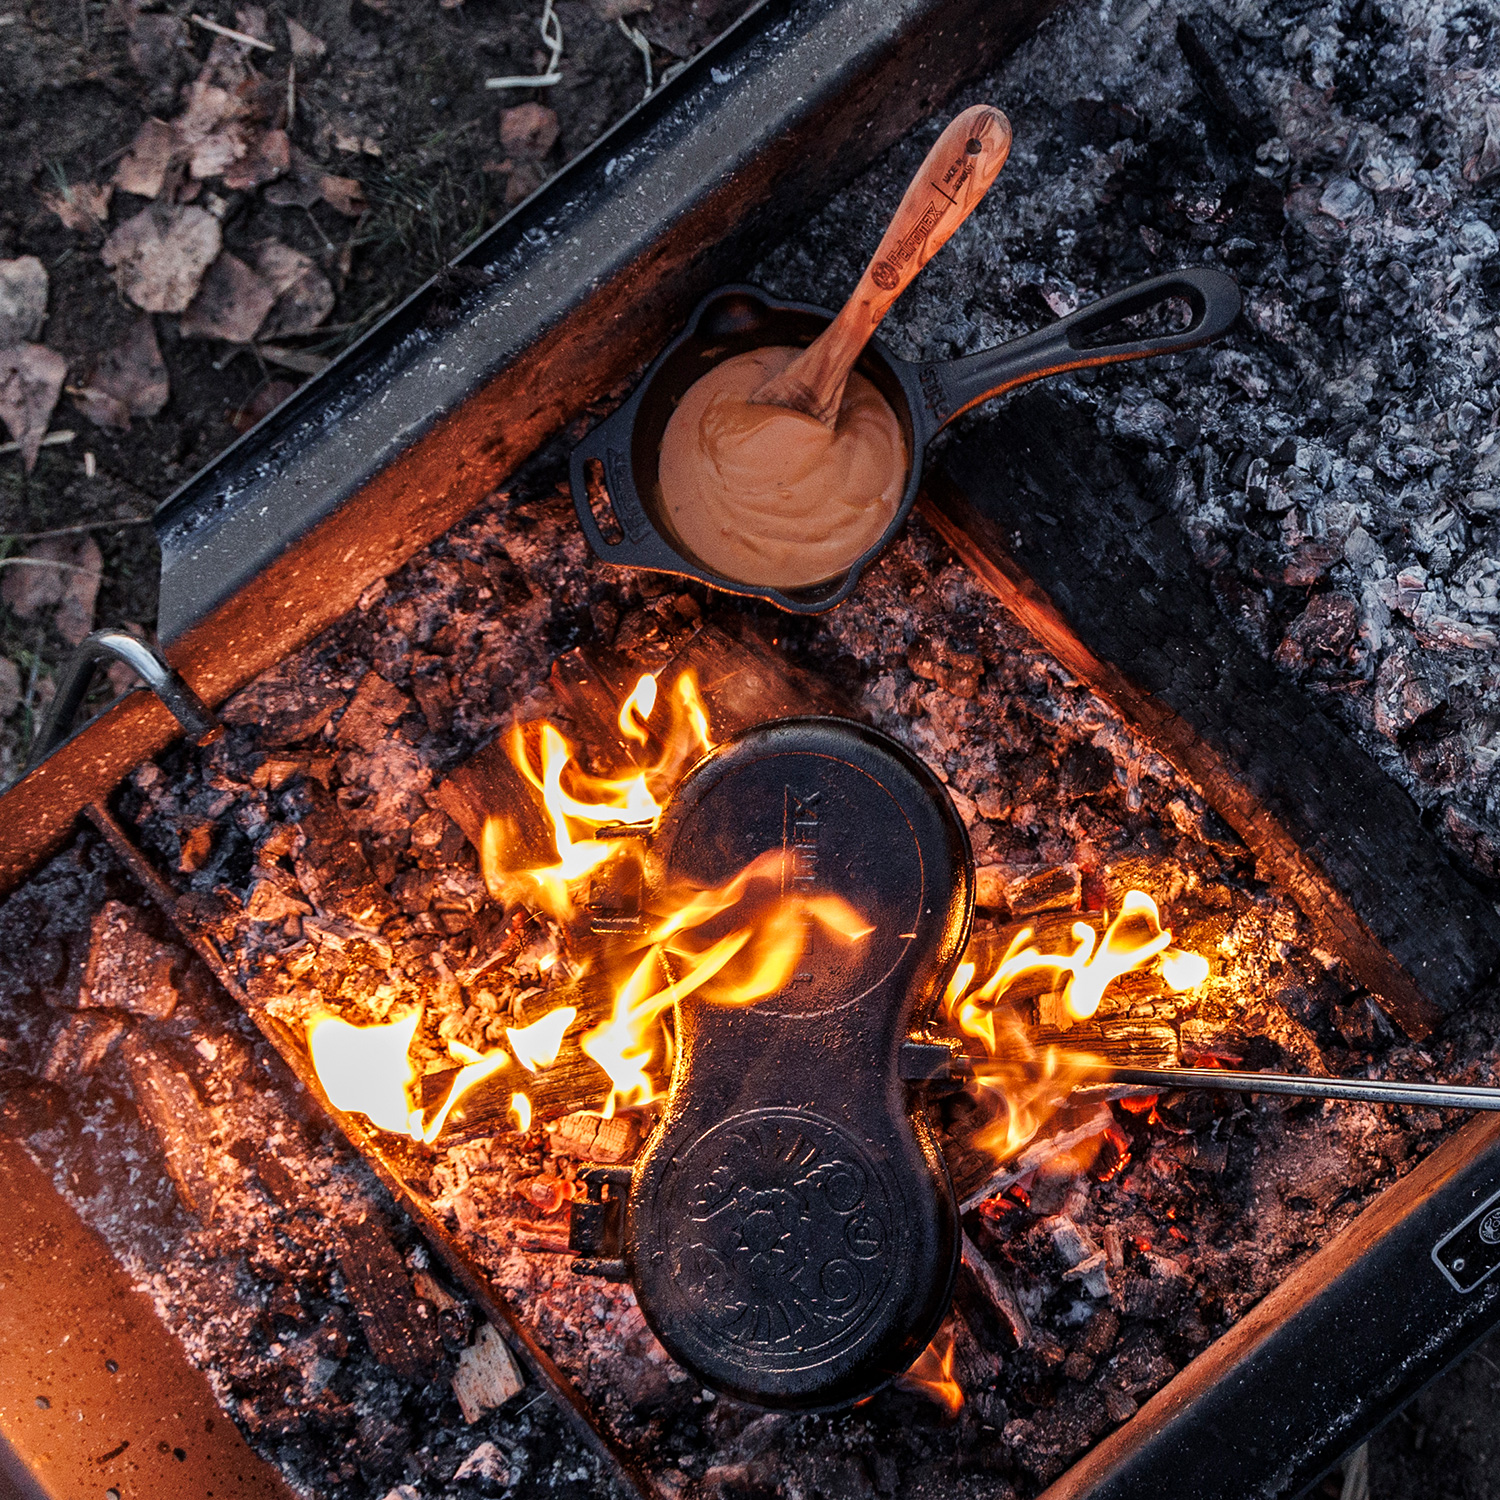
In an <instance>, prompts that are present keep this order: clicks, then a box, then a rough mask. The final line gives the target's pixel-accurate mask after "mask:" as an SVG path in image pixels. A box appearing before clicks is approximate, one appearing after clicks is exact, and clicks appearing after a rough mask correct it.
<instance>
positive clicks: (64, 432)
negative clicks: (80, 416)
mask: <svg viewBox="0 0 1500 1500" xmlns="http://www.w3.org/2000/svg"><path fill="white" fill-rule="evenodd" d="M77 436H78V434H77V433H76V432H74V431H73V430H72V429H71V428H68V427H59V428H58V430H57V431H56V432H49V433H48V434H47V436H46V437H44V438H43V439H42V447H44V448H60V447H61V446H62V445H63V444H64V443H71V442H72V441H73V439H74V438H76V437H77ZM20 451H21V445H20V444H19V443H0V453H19V452H20Z"/></svg>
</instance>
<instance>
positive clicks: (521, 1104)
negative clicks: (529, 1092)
mask: <svg viewBox="0 0 1500 1500" xmlns="http://www.w3.org/2000/svg"><path fill="white" fill-rule="evenodd" d="M510 1109H511V1113H512V1114H513V1115H515V1117H516V1129H517V1130H519V1131H520V1132H521V1134H522V1135H525V1134H526V1132H527V1131H528V1130H530V1129H531V1100H530V1099H528V1098H527V1097H526V1095H525V1094H512V1095H511V1096H510Z"/></svg>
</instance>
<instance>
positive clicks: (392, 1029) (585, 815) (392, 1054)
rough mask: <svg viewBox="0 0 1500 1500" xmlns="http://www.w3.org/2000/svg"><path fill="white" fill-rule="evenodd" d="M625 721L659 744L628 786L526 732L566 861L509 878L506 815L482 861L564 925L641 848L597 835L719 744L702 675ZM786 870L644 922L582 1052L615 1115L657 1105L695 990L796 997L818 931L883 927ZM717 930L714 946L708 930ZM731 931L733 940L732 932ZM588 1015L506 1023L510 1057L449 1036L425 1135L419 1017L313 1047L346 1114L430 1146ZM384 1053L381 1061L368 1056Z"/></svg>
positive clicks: (316, 1037)
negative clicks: (671, 1029) (795, 985)
mask: <svg viewBox="0 0 1500 1500" xmlns="http://www.w3.org/2000/svg"><path fill="white" fill-rule="evenodd" d="M664 702H665V703H667V704H669V706H670V710H671V711H670V714H669V716H668V722H667V723H666V724H665V725H661V726H658V725H657V724H656V719H657V717H658V716H659V712H660V709H661V707H662V704H663V703H664ZM616 724H617V727H618V729H619V731H620V736H621V739H622V742H626V743H628V744H632V745H635V746H638V747H640V749H641V750H642V751H648V750H650V748H651V746H652V744H653V743H656V744H658V745H659V746H660V751H659V753H658V754H657V755H656V758H655V759H654V760H653V761H652V762H651V764H650V765H648V766H646V767H645V768H644V769H637V770H633V771H631V772H630V773H629V774H627V775H622V776H617V777H608V776H594V775H591V774H589V773H588V772H587V771H585V770H584V769H583V767H582V766H581V765H580V764H579V762H578V760H577V758H576V755H575V752H574V749H573V747H572V746H571V745H570V744H569V743H568V741H567V740H566V739H565V738H564V736H563V735H562V734H561V733H560V732H559V731H558V730H557V729H556V728H555V727H554V726H553V725H551V724H548V723H545V722H543V723H541V724H534V725H524V726H519V725H518V726H517V727H516V729H515V730H514V731H513V732H512V735H511V738H510V743H509V750H510V755H511V759H512V761H513V762H514V763H515V765H516V767H517V769H518V770H519V771H520V773H521V774H522V775H523V776H524V777H525V778H526V780H527V781H528V782H529V783H530V784H531V786H533V787H534V788H535V789H536V791H537V792H538V793H539V794H540V798H541V802H542V805H543V807H544V809H545V811H546V813H547V816H548V819H549V821H550V824H551V829H552V839H553V846H554V848H555V850H556V853H557V862H556V863H555V864H552V865H548V866H546V867H544V868H540V869H537V868H533V869H520V870H518V869H515V868H512V866H511V864H510V862H509V861H508V859H507V855H508V852H509V850H510V849H511V848H512V847H514V842H515V841H514V838H513V836H512V832H511V830H510V829H509V828H508V827H507V825H506V824H505V823H504V822H503V821H502V820H501V819H498V818H491V819H489V820H488V821H487V822H486V824H485V827H484V832H483V838H482V840H481V849H480V858H481V866H482V869H483V872H484V878H485V883H486V886H487V887H488V889H489V891H490V892H491V894H492V895H493V896H495V898H496V899H497V900H511V901H515V900H521V901H524V902H525V903H526V904H527V905H529V906H532V907H541V908H543V909H545V910H547V911H548V912H550V913H551V914H552V915H554V916H555V917H557V918H558V919H559V920H565V919H566V918H568V917H570V916H572V915H575V911H576V909H575V907H574V889H575V887H576V884H577V882H579V881H580V880H582V879H583V878H584V877H586V876H588V875H590V874H592V873H593V872H594V871H595V870H597V869H598V868H599V867H600V866H602V865H603V864H604V863H605V862H606V861H607V860H609V859H611V858H612V857H615V856H616V855H617V854H620V853H623V852H626V851H628V849H630V848H632V847H634V846H633V844H632V843H630V842H628V841H620V840H612V839H601V838H597V837H595V835H596V834H597V832H598V830H600V829H601V828H606V827H610V826H618V825H620V824H636V825H640V824H650V823H652V822H653V821H654V820H655V819H656V818H657V816H658V815H659V814H660V812H661V808H662V804H663V803H664V802H665V801H666V799H667V797H668V796H669V795H670V794H671V792H672V789H673V788H674V787H675V786H676V784H677V782H678V781H679V780H680V779H681V777H682V775H683V773H684V771H685V770H686V769H687V767H688V766H689V765H690V764H691V763H692V762H693V761H695V760H696V759H697V758H698V757H699V756H701V755H702V754H703V753H704V752H706V751H708V750H710V749H712V748H713V738H712V734H711V730H710V725H709V718H708V710H707V708H706V707H705V706H704V703H703V698H702V695H701V694H700V693H699V691H698V684H697V681H696V679H695V678H694V676H693V674H692V673H691V672H684V673H683V674H682V675H681V676H680V677H678V678H677V680H676V681H675V682H674V684H673V685H672V688H671V690H670V692H668V693H665V694H663V693H662V692H661V691H660V689H659V685H658V682H657V679H656V678H655V677H652V676H649V675H648V676H644V677H642V678H641V679H640V680H639V681H638V682H637V683H636V685H635V687H634V688H633V689H632V690H631V692H630V694H629V695H628V696H627V698H626V699H625V701H624V702H623V703H622V704H621V705H620V710H619V714H618V716H617V719H616ZM783 859H784V855H783V852H782V851H781V850H780V849H775V850H768V851H766V853H764V854H762V855H761V856H759V858H757V859H755V860H753V861H752V862H751V863H750V864H749V865H748V866H747V867H746V868H745V869H744V870H742V871H741V872H740V873H739V874H738V875H737V876H735V877H734V879H732V880H730V881H728V882H726V883H725V884H724V885H722V886H719V887H717V888H714V889H709V890H699V889H689V890H682V891H678V892H673V893H671V895H670V897H669V898H667V899H666V900H665V901H664V902H663V903H662V906H663V909H661V910H658V911H653V912H651V913H648V914H647V923H648V926H647V930H646V933H645V935H644V936H643V937H642V938H639V939H638V940H636V944H635V947H634V949H633V951H632V952H631V953H630V954H628V955H627V957H626V959H625V962H624V967H623V969H622V972H621V973H620V975H619V976H618V982H617V983H616V984H615V986H614V1004H613V1009H612V1011H611V1013H610V1015H609V1017H608V1018H607V1019H606V1020H604V1021H603V1022H602V1023H600V1024H598V1025H596V1026H594V1027H592V1028H591V1029H589V1030H587V1031H585V1032H584V1033H583V1035H582V1036H581V1037H580V1038H579V1045H580V1047H581V1048H582V1051H583V1052H584V1054H585V1055H586V1056H588V1057H589V1058H591V1059H592V1060H593V1061H594V1062H595V1063H596V1064H598V1066H599V1067H600V1068H601V1069H603V1071H604V1073H605V1074H606V1075H607V1077H608V1079H609V1093H608V1096H607V1098H606V1100H605V1103H604V1106H603V1109H604V1113H605V1114H606V1115H610V1114H613V1113H614V1112H615V1110H616V1109H617V1108H620V1107H623V1106H628V1105H633V1104H643V1103H646V1102H648V1101H649V1100H651V1099H653V1098H654V1097H655V1096H656V1093H657V1091H658V1085H657V1081H656V1077H653V1073H652V1072H650V1071H648V1066H649V1065H651V1064H652V1063H653V1062H654V1061H655V1062H656V1063H657V1067H656V1069H655V1072H656V1074H657V1075H658V1076H659V1075H660V1074H662V1073H664V1072H665V1071H667V1065H668V1064H669V1063H670V1061H671V1046H672V1039H671V1037H670V1035H669V1033H668V1032H667V1030H666V1029H665V1027H664V1026H663V1024H662V1023H663V1020H664V1017H665V1014H666V1012H667V1011H669V1010H670V1009H671V1008H672V1007H673V1006H674V1005H675V1004H676V1003H677V1002H678V1001H679V1000H682V999H685V998H686V997H687V996H689V995H694V994H697V995H700V996H701V997H702V998H703V999H705V1000H707V1001H710V1002H712V1003H714V1004H719V1005H748V1004H751V1003H753V1002H754V1001H756V1000H761V999H764V998H765V997H767V996H769V995H773V994H775V993H776V992H777V991H778V990H780V989H781V988H783V986H785V984H786V983H787V981H788V980H789V979H790V978H791V977H792V975H793V973H794V972H795V970H796V965H797V963H798V960H799V959H800V958H801V956H802V954H803V952H804V951H805V950H806V946H807V941H808V933H809V930H810V929H811V928H813V927H814V926H816V927H820V928H822V929H823V930H824V931H825V932H826V933H827V934H828V935H829V936H831V937H832V938H834V939H835V940H837V941H839V942H844V943H854V942H858V941H860V940H861V939H862V938H864V937H866V936H867V935H868V934H869V933H870V932H871V931H872V929H871V927H870V926H869V924H868V923H866V922H865V921H864V920H863V919H862V918H861V917H860V915H859V913H857V912H856V911H855V910H854V909H853V908H852V907H850V906H849V905H848V904H847V903H846V902H844V901H842V900H840V899H839V898H838V897H835V896H816V895H795V896H783V895H782V894H781V888H782V884H783V881H782V876H783V873H784V872H783V870H782V862H783ZM710 924H713V925H714V933H713V935H712V936H709V935H707V933H706V929H707V928H709V926H710ZM726 925H727V926H729V928H730V930H728V931H727V932H722V935H721V933H720V929H721V928H722V927H724V926H726ZM577 1018H578V1011H577V1010H576V1009H575V1008H574V1007H573V1006H559V1007H557V1008H556V1009H554V1010H552V1011H550V1012H548V1013H547V1014H546V1015H545V1016H543V1017H542V1018H541V1019H540V1020H538V1021H536V1022H534V1023H533V1024H531V1025H530V1026H526V1027H520V1028H517V1027H511V1028H508V1029H507V1031H506V1033H505V1036H506V1041H507V1042H508V1043H509V1046H508V1047H499V1048H496V1049H495V1050H493V1051H490V1052H486V1053H483V1054H481V1053H479V1052H476V1051H474V1050H473V1049H472V1048H469V1047H466V1046H464V1045H463V1044H462V1043H460V1042H458V1041H450V1042H449V1044H448V1048H449V1052H450V1053H451V1055H452V1056H453V1057H454V1058H455V1060H457V1061H458V1062H460V1063H462V1064H463V1066H462V1067H461V1068H459V1069H458V1071H457V1076H456V1077H455V1079H454V1082H453V1086H452V1088H451V1089H450V1091H449V1093H448V1096H447V1098H446V1099H445V1100H444V1101H443V1104H442V1106H441V1107H440V1108H439V1110H438V1111H437V1113H436V1114H435V1115H433V1117H432V1118H431V1119H430V1120H428V1121H427V1122H426V1123H425V1125H424V1123H423V1112H422V1109H421V1108H420V1106H419V1104H418V1103H416V1102H414V1100H413V1097H412V1094H413V1085H414V1084H415V1083H416V1077H415V1073H414V1070H413V1069H412V1066H411V1063H410V1061H409V1059H408V1056H407V1053H408V1050H409V1048H410V1046H411V1042H412V1038H413V1037H414V1035H415V1032H416V1028H417V1024H418V1021H419V1019H420V1015H419V1013H413V1014H412V1015H411V1016H408V1017H406V1018H404V1019H403V1020H401V1021H400V1022H396V1023H393V1024H392V1025H389V1026H369V1027H363V1028H361V1027H354V1026H350V1025H349V1024H348V1023H346V1022H344V1021H338V1020H334V1019H331V1018H327V1019H323V1020H320V1021H317V1022H314V1023H313V1024H312V1025H311V1026H310V1027H309V1029H308V1044H309V1047H310V1048H311V1049H312V1052H313V1058H314V1063H315V1066H316V1067H317V1069H318V1074H319V1077H320V1078H322V1079H323V1081H324V1085H325V1087H326V1088H327V1089H328V1092H329V1097H330V1099H332V1101H333V1103H334V1104H335V1105H337V1106H338V1107H339V1108H341V1109H346V1110H353V1111H358V1112H360V1113H363V1114H365V1115H367V1116H368V1117H369V1118H370V1119H371V1121H372V1122H373V1123H375V1124H376V1125H378V1126H379V1127H380V1128H381V1129H383V1130H390V1131H400V1132H403V1133H406V1134H409V1135H410V1136H411V1137H412V1138H413V1139H414V1140H421V1141H427V1142H431V1141H434V1140H436V1139H437V1137H438V1135H439V1134H440V1133H441V1131H442V1129H443V1127H444V1125H445V1124H446V1123H447V1120H448V1118H449V1116H450V1114H451V1113H452V1111H453V1110H454V1108H455V1107H456V1106H457V1105H458V1104H459V1102H460V1101H461V1100H462V1099H463V1097H464V1096H465V1095H466V1094H467V1093H468V1092H469V1091H470V1090H471V1089H472V1088H474V1086H475V1085H476V1084H479V1083H481V1082H483V1081H484V1080H485V1079H486V1078H490V1077H493V1076H494V1075H495V1074H497V1073H499V1072H500V1071H501V1070H502V1069H504V1068H506V1067H508V1066H509V1065H510V1063H511V1060H512V1058H514V1060H515V1061H516V1062H517V1063H518V1064H519V1065H520V1066H521V1067H522V1068H524V1069H526V1070H527V1071H528V1072H530V1073H541V1072H543V1071H544V1070H545V1069H546V1068H548V1067H550V1066H551V1065H552V1064H553V1063H554V1062H556V1060H557V1057H558V1055H559V1052H560V1051H561V1048H562V1043H563V1038H564V1036H565V1035H566V1034H567V1032H568V1030H569V1028H570V1027H572V1026H573V1025H574V1023H575V1021H577ZM376 1058H378V1059H379V1065H378V1066H376V1065H375V1064H374V1063H373V1062H369V1061H367V1059H376ZM335 1089H336V1090H337V1094H335ZM511 1110H512V1113H513V1114H514V1116H515V1118H516V1120H517V1121H518V1124H519V1128H520V1129H522V1130H525V1129H527V1128H529V1126H530V1123H531V1119H532V1115H533V1110H532V1104H531V1100H530V1099H529V1098H528V1096H527V1095H526V1094H524V1093H516V1094H513V1095H512V1098H511Z"/></svg>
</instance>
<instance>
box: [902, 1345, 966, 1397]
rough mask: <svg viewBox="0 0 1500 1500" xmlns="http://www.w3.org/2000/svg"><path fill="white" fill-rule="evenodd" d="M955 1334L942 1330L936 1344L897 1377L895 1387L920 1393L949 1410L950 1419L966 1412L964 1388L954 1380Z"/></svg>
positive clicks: (927, 1348)
mask: <svg viewBox="0 0 1500 1500" xmlns="http://www.w3.org/2000/svg"><path fill="white" fill-rule="evenodd" d="M953 1363H954V1361H953V1331H952V1329H950V1328H943V1329H940V1330H939V1331H938V1335H937V1337H936V1338H935V1339H933V1341H932V1342H931V1343H930V1344H929V1345H928V1346H927V1347H926V1348H925V1349H924V1350H923V1351H922V1352H921V1353H920V1354H919V1355H918V1356H917V1357H916V1359H915V1360H913V1361H912V1364H911V1368H910V1369H908V1370H907V1372H906V1373H905V1374H904V1375H901V1376H898V1377H897V1380H896V1384H897V1385H899V1386H902V1387H904V1388H905V1389H906V1390H909V1391H917V1392H920V1394H922V1395H924V1396H928V1397H930V1398H931V1399H932V1400H934V1401H936V1402H937V1403H938V1404H939V1405H940V1406H943V1407H946V1408H947V1411H948V1415H949V1416H950V1417H956V1416H957V1415H958V1413H959V1411H960V1410H961V1409H962V1408H963V1404H964V1393H963V1387H962V1386H960V1385H959V1383H958V1381H956V1380H955V1379H954V1378H953Z"/></svg>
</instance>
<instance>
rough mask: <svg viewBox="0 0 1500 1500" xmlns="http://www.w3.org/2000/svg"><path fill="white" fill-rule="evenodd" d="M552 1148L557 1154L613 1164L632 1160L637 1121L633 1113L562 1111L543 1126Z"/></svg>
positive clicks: (637, 1137) (638, 1134)
mask: <svg viewBox="0 0 1500 1500" xmlns="http://www.w3.org/2000/svg"><path fill="white" fill-rule="evenodd" d="M547 1134H548V1135H549V1136H551V1138H552V1149H553V1151H555V1152H556V1153H557V1154H558V1155H560V1156H576V1157H577V1158H579V1160H580V1161H596V1162H603V1163H605V1164H606V1165H613V1164H616V1163H619V1162H626V1161H633V1160H634V1159H635V1154H636V1152H637V1151H638V1150H639V1149H640V1144H641V1130H640V1122H639V1120H637V1119H636V1117H635V1116H634V1115H633V1114H625V1115H611V1116H610V1117H609V1118H608V1119H605V1118H604V1117H603V1116H602V1115H596V1114H591V1113H589V1112H588V1111H586V1110H579V1111H577V1112H576V1113H574V1114H571V1115H564V1116H563V1117H562V1118H561V1119H560V1120H555V1121H553V1122H552V1123H551V1124H549V1125H548V1127H547Z"/></svg>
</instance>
